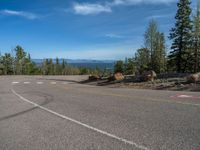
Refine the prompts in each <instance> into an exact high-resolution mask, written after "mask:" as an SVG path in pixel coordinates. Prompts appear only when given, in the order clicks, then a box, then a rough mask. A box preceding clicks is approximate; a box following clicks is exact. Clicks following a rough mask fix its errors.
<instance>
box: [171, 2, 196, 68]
mask: <svg viewBox="0 0 200 150" xmlns="http://www.w3.org/2000/svg"><path fill="white" fill-rule="evenodd" d="M190 4H191V2H190V0H179V2H178V3H177V7H178V11H177V14H176V17H175V19H176V23H175V27H174V28H172V29H171V33H170V37H169V38H170V40H172V46H171V49H172V50H173V51H171V52H170V55H169V64H170V66H175V68H174V69H175V70H174V71H177V72H186V71H187V66H188V62H189V60H190V59H191V57H190V42H191V29H192V26H191V20H190V14H191V8H190Z"/></svg>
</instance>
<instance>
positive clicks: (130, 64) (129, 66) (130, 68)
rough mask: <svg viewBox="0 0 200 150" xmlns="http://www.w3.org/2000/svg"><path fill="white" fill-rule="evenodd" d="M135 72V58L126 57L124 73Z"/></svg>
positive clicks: (131, 73) (130, 73)
mask: <svg viewBox="0 0 200 150" xmlns="http://www.w3.org/2000/svg"><path fill="white" fill-rule="evenodd" d="M135 72H136V62H135V58H128V59H127V63H126V68H125V74H127V75H133V74H135Z"/></svg>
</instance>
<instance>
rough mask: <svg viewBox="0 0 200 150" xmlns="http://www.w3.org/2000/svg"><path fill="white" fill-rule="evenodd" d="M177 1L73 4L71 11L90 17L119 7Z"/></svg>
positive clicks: (156, 0)
mask: <svg viewBox="0 0 200 150" xmlns="http://www.w3.org/2000/svg"><path fill="white" fill-rule="evenodd" d="M176 1H177V0H112V1H107V2H105V3H104V4H99V3H75V4H74V5H73V10H74V12H75V13H76V14H81V15H90V14H99V13H102V12H112V7H114V6H119V5H137V4H141V3H143V4H169V3H172V2H176Z"/></svg>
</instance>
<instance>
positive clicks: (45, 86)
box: [0, 76, 200, 150]
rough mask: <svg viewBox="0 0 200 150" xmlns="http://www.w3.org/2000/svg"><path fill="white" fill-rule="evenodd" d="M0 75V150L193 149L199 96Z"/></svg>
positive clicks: (199, 129) (199, 136)
mask: <svg viewBox="0 0 200 150" xmlns="http://www.w3.org/2000/svg"><path fill="white" fill-rule="evenodd" d="M77 79H80V77H78V76H76V77H70V76H69V77H67V76H66V77H58V76H55V77H53V76H52V77H45V76H43V77H42V76H1V77H0V149H1V150H55V149H56V150H66V149H69V150H199V149H200V94H199V93H192V92H191V93H187V92H170V91H152V90H136V89H122V88H106V87H96V86H90V85H83V84H78V83H77V82H75V80H77Z"/></svg>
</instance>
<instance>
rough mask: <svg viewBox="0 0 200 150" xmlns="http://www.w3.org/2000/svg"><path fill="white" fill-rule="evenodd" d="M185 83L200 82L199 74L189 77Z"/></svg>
mask: <svg viewBox="0 0 200 150" xmlns="http://www.w3.org/2000/svg"><path fill="white" fill-rule="evenodd" d="M187 81H188V82H192V83H196V82H200V72H198V73H195V74H191V75H189V76H188V77H187Z"/></svg>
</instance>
